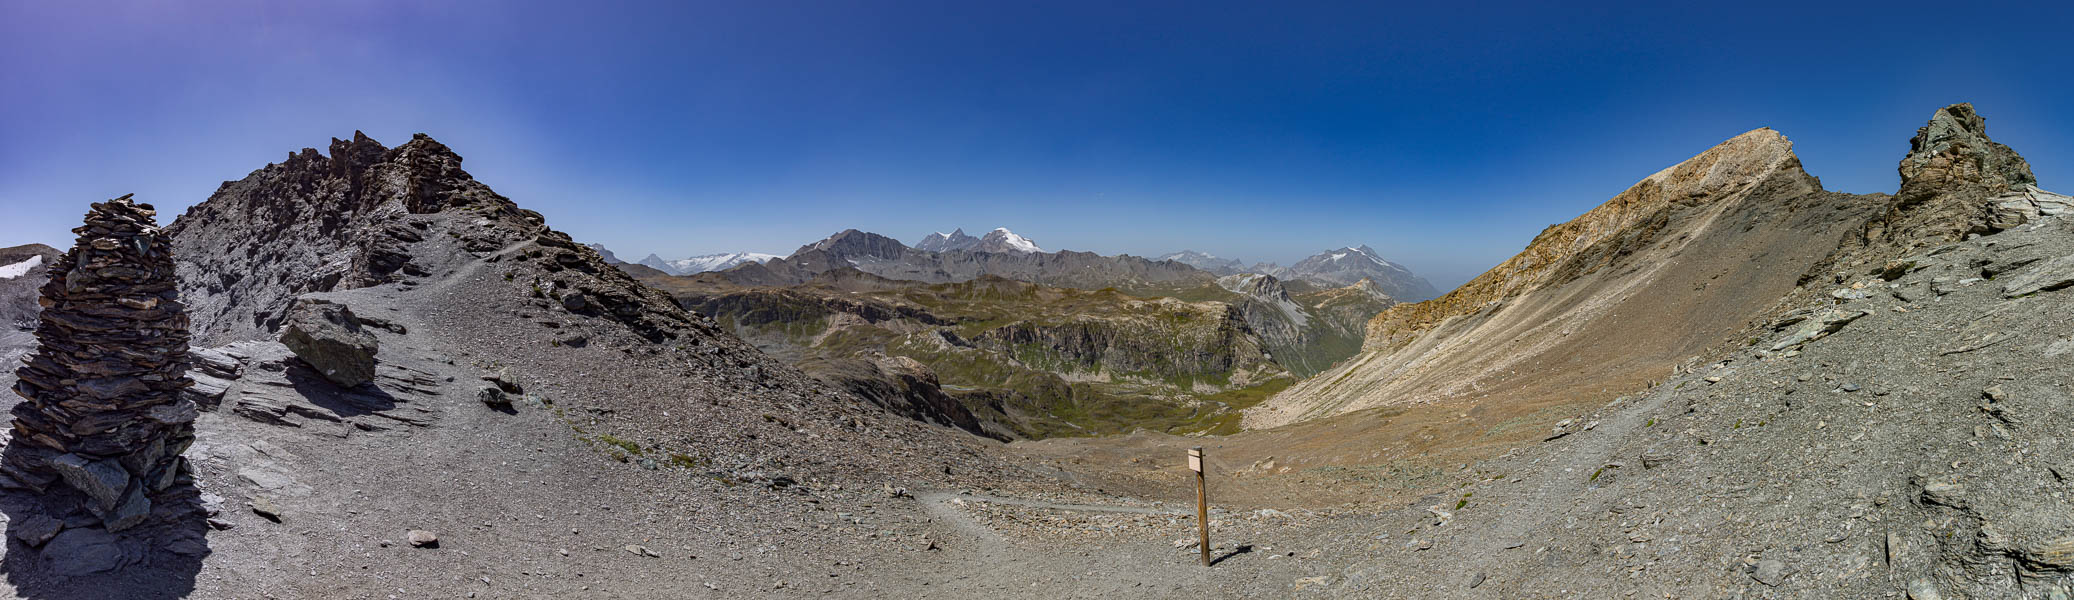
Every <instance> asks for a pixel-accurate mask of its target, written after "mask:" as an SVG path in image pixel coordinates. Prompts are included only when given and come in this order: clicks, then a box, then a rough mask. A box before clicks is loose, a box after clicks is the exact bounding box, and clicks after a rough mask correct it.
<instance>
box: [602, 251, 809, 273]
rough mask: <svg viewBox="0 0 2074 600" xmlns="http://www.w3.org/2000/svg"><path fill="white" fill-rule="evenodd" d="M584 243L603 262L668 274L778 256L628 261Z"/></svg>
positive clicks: (743, 254) (757, 254) (737, 254)
mask: <svg viewBox="0 0 2074 600" xmlns="http://www.w3.org/2000/svg"><path fill="white" fill-rule="evenodd" d="M586 245H588V246H590V249H592V250H596V251H597V252H598V255H599V256H602V257H604V258H605V262H608V263H612V264H615V265H624V264H637V265H641V266H644V267H648V268H651V269H655V270H657V271H662V272H663V273H666V274H670V275H695V274H698V273H705V272H707V271H725V270H727V269H732V268H735V267H736V266H740V265H742V264H746V263H760V262H763V261H767V260H770V259H773V258H778V255H776V254H764V253H761V252H724V253H720V254H701V255H698V256H693V257H690V258H680V259H677V260H663V258H662V257H661V256H656V255H654V254H649V255H648V257H647V258H643V259H641V261H640V262H635V263H628V262H626V261H623V260H620V259H619V257H618V256H614V255H613V254H612V251H611V250H607V249H605V245H604V244H586Z"/></svg>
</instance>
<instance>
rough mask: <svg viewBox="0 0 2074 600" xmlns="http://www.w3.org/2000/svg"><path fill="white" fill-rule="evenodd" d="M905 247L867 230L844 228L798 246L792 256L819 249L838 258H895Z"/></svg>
mask: <svg viewBox="0 0 2074 600" xmlns="http://www.w3.org/2000/svg"><path fill="white" fill-rule="evenodd" d="M907 249H908V248H907V245H906V244H902V243H900V240H896V239H893V238H889V237H886V236H883V235H879V234H876V233H871V232H867V231H858V230H855V229H845V230H842V231H841V232H838V233H836V234H835V235H831V236H828V239H824V240H821V241H818V242H814V243H812V244H807V245H805V246H800V247H799V250H796V251H794V252H793V253H792V256H794V257H798V256H799V255H801V254H805V253H807V252H810V251H819V252H824V253H827V254H828V255H829V256H831V257H834V258H836V259H838V260H849V259H854V258H858V257H872V258H884V259H896V258H900V255H901V253H903V252H906V251H907Z"/></svg>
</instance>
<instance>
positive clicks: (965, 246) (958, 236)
mask: <svg viewBox="0 0 2074 600" xmlns="http://www.w3.org/2000/svg"><path fill="white" fill-rule="evenodd" d="M977 245H979V238H976V237H972V236H969V235H965V230H964V229H962V228H961V229H956V230H953V231H951V232H950V233H944V232H941V231H938V232H936V233H932V234H929V237H925V238H922V241H921V242H919V243H916V244H915V249H916V250H921V251H924V252H950V251H953V250H970V249H972V247H973V246H977Z"/></svg>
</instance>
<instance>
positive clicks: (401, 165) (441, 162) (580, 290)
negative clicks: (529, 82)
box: [166, 132, 713, 346]
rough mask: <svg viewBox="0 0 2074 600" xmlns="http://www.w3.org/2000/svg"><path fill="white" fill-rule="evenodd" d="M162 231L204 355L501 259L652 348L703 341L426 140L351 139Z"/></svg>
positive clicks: (242, 183)
mask: <svg viewBox="0 0 2074 600" xmlns="http://www.w3.org/2000/svg"><path fill="white" fill-rule="evenodd" d="M166 232H167V234H168V235H170V236H172V238H173V240H174V246H175V250H176V255H177V256H178V257H179V270H180V284H181V286H182V295H183V298H185V299H187V301H188V302H189V304H190V310H191V312H192V314H193V317H194V321H195V335H196V337H197V339H199V340H202V341H204V342H205V343H206V344H207V345H212V346H213V345H221V344H224V343H229V342H233V341H239V340H259V339H272V338H273V337H274V334H275V332H276V330H278V329H279V328H280V327H281V325H282V323H283V320H284V319H285V317H286V316H287V311H288V309H289V308H290V306H291V305H292V304H293V303H294V302H295V300H296V299H297V298H299V297H301V296H302V295H304V294H308V293H312V292H326V291H333V290H345V289H355V288H362V287H368V286H372V285H379V284H384V283H396V284H399V285H402V286H405V287H410V286H414V285H416V284H417V281H418V280H421V279H424V278H427V277H430V276H432V275H433V274H435V273H438V272H446V271H451V270H453V269H457V268H460V267H461V266H462V265H465V264H466V263H467V262H468V261H473V260H477V259H494V260H506V259H507V258H508V259H509V260H516V261H525V262H532V263H535V264H537V265H539V267H540V268H541V269H542V270H543V271H545V272H546V273H548V274H550V276H549V277H548V278H546V279H544V280H542V281H539V282H532V283H534V284H535V285H536V287H535V293H536V294H537V295H539V296H541V297H543V298H546V297H548V296H552V300H553V301H554V302H557V303H559V304H561V305H562V306H564V307H566V308H567V310H570V311H573V312H578V313H582V314H586V315H597V316H603V317H606V318H608V319H612V320H615V321H619V322H621V323H624V324H626V325H627V326H628V327H629V328H631V329H632V330H633V331H635V332H636V333H638V334H639V335H641V336H642V337H645V338H648V339H650V340H654V341H661V340H667V339H673V338H675V337H678V336H681V335H683V334H684V333H685V332H687V331H690V330H694V329H699V330H704V331H713V330H712V328H711V327H712V326H711V324H710V323H702V322H699V321H698V320H697V319H696V318H694V317H693V316H692V315H690V314H688V313H685V312H684V311H683V310H682V309H680V308H678V307H677V306H676V304H675V303H674V302H672V301H671V300H670V299H669V298H668V296H667V295H664V294H662V293H661V292H657V291H655V290H652V289H649V288H648V287H647V286H644V285H641V284H640V283H639V282H636V281H634V279H633V278H632V277H631V276H628V275H627V274H626V273H625V272H623V271H621V270H620V269H618V268H614V267H613V265H611V264H610V263H608V262H607V261H606V260H605V259H604V257H603V256H601V255H599V254H598V253H597V251H596V250H593V249H591V248H589V247H586V246H583V245H581V244H577V243H575V242H574V241H571V240H570V238H569V236H568V234H565V233H562V232H559V231H555V230H553V229H550V228H548V227H547V225H546V220H545V219H544V218H543V217H541V215H540V213H537V212H534V211H531V210H526V209H522V208H519V207H518V205H517V204H514V203H513V202H512V201H511V200H510V199H508V198H505V197H504V196H501V195H499V194H497V193H496V192H495V191H493V190H491V189H490V187H489V186H487V185H484V184H483V183H482V182H479V181H476V180H475V178H474V177H472V176H470V175H469V174H468V172H467V171H464V170H462V169H461V156H460V155H459V154H456V153H454V151H453V150H452V149H450V148H448V147H447V146H446V145H445V144H441V143H439V142H438V141H437V140H434V139H432V138H431V137H430V136H426V135H424V134H418V135H416V136H413V137H412V139H411V141H410V142H408V143H405V144H403V145H401V146H397V147H395V148H387V147H384V146H382V145H381V144H380V143H379V142H376V141H375V140H373V139H371V138H369V137H367V136H366V135H365V134H361V133H359V132H355V133H354V135H353V139H352V140H351V141H346V140H338V139H334V140H332V143H331V150H330V154H329V156H326V155H324V154H320V153H318V152H317V151H316V150H314V149H309V148H305V149H303V150H302V151H301V152H298V153H294V154H290V155H289V156H288V159H287V160H286V161H283V162H281V163H278V164H271V165H267V166H266V167H265V168H262V169H259V170H257V171H253V172H252V174H251V175H249V176H247V177H246V178H245V179H242V180H239V181H234V182H226V183H224V184H223V187H221V188H219V189H218V190H217V191H216V193H215V194H213V195H211V196H210V198H209V200H208V201H207V202H203V203H201V204H197V205H195V206H194V207H193V208H191V209H189V210H188V211H187V213H186V214H183V215H181V216H180V218H179V219H178V220H176V221H175V222H174V223H173V224H172V225H171V226H168V227H167V228H166ZM428 245H429V246H436V247H437V248H438V250H437V251H429V252H428V251H426V250H424V249H425V248H427V247H428Z"/></svg>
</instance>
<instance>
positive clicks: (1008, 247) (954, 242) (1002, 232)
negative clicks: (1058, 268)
mask: <svg viewBox="0 0 2074 600" xmlns="http://www.w3.org/2000/svg"><path fill="white" fill-rule="evenodd" d="M914 248H915V249H916V250H922V251H925V252H955V251H959V250H964V251H970V252H997V253H1015V254H1036V253H1039V252H1043V251H1044V249H1043V248H1039V247H1037V243H1036V242H1032V241H1030V238H1026V237H1023V236H1020V235H1016V233H1015V232H1013V231H1009V230H1008V228H1007V227H999V228H995V229H994V230H993V231H989V232H987V234H986V235H985V236H983V237H972V236H970V235H966V234H965V230H964V229H962V228H961V229H957V230H953V231H951V232H950V233H943V232H941V231H939V232H936V233H932V234H929V236H928V237H925V238H922V241H921V242H919V243H916V244H915V246H914Z"/></svg>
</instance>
